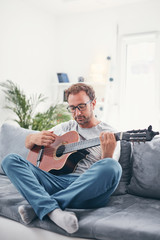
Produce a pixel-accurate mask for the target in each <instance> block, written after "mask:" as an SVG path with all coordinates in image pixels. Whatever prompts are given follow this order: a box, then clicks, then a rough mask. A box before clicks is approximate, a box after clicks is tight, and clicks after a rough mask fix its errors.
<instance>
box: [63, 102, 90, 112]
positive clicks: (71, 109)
mask: <svg viewBox="0 0 160 240" xmlns="http://www.w3.org/2000/svg"><path fill="white" fill-rule="evenodd" d="M90 102H92V100H91V99H90V100H89V101H88V102H86V103H81V104H79V105H78V106H76V107H75V106H68V107H67V110H68V112H70V113H74V112H75V111H76V108H78V110H79V111H84V110H86V108H87V104H88V103H90Z"/></svg>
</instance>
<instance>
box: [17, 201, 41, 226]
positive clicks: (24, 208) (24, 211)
mask: <svg viewBox="0 0 160 240" xmlns="http://www.w3.org/2000/svg"><path fill="white" fill-rule="evenodd" d="M18 212H19V214H20V216H21V219H22V221H23V222H24V223H25V224H29V223H30V222H32V221H33V219H35V218H36V217H37V215H36V214H35V212H34V210H33V208H32V207H31V206H30V205H21V206H19V208H18Z"/></svg>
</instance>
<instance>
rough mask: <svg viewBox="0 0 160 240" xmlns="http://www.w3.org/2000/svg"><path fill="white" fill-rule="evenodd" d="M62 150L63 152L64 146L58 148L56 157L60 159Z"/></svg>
mask: <svg viewBox="0 0 160 240" xmlns="http://www.w3.org/2000/svg"><path fill="white" fill-rule="evenodd" d="M64 150H65V146H64V145H61V146H59V147H58V148H57V151H56V157H61V156H62V155H63V153H64Z"/></svg>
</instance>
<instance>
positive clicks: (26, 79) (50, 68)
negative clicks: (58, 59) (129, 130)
mask: <svg viewBox="0 0 160 240" xmlns="http://www.w3.org/2000/svg"><path fill="white" fill-rule="evenodd" d="M0 36H1V37H0V82H3V81H6V80H7V79H10V80H12V81H14V82H15V83H17V84H18V85H19V86H20V87H21V88H22V89H23V90H25V92H26V93H27V94H32V93H43V94H45V95H46V96H48V97H50V96H51V94H52V92H51V88H50V86H51V82H52V81H53V72H54V68H55V66H54V65H55V62H54V61H55V20H54V17H53V16H51V15H49V14H48V13H46V12H45V11H41V10H40V9H37V8H36V7H35V6H33V5H32V4H31V2H30V1H21V0H14V1H13V0H1V1H0ZM48 101H49V100H48ZM0 102H1V103H0V123H2V122H3V121H4V120H5V119H6V118H7V117H8V116H9V113H8V111H6V110H4V109H3V108H2V106H3V105H4V96H3V93H2V91H0ZM46 104H47V103H46ZM48 104H49V102H48ZM42 107H43V106H42Z"/></svg>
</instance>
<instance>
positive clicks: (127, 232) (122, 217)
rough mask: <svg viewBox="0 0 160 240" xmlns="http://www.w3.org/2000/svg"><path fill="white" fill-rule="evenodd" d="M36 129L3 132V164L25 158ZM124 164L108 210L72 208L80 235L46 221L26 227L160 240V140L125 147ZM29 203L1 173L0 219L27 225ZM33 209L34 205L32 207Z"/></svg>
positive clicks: (109, 238)
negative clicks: (24, 215)
mask: <svg viewBox="0 0 160 240" xmlns="http://www.w3.org/2000/svg"><path fill="white" fill-rule="evenodd" d="M31 132H32V130H28V129H23V128H20V127H19V126H15V125H11V124H7V123H5V124H3V125H2V126H1V128H0V162H1V161H2V159H3V158H4V156H5V155H7V154H9V153H13V152H14V153H18V154H20V155H22V156H24V157H26V156H27V154H28V150H27V149H26V148H25V147H24V141H25V137H26V136H27V134H29V133H31ZM120 164H121V166H122V169H123V174H122V178H121V181H120V183H119V186H118V188H117V190H116V191H115V192H114V194H113V195H112V196H111V198H110V201H109V203H108V204H107V205H106V207H103V208H99V209H88V210H85V209H80V210H79V209H72V210H73V211H74V212H75V213H76V214H77V216H78V219H79V226H80V228H79V230H78V231H77V232H76V233H74V234H70V235H69V234H67V233H66V232H65V231H63V230H62V229H60V228H59V227H58V226H56V225H55V224H54V223H53V222H51V221H50V220H49V219H48V218H47V217H46V218H45V219H44V220H43V221H40V220H39V219H38V218H36V219H34V220H33V221H32V222H31V223H30V224H29V225H28V226H27V227H29V228H41V229H44V230H48V231H51V232H55V233H59V234H61V235H66V236H69V237H71V238H73V239H74V238H75V237H79V238H87V239H89V238H91V239H99V240H137V239H139V240H159V239H160V137H159V136H156V137H155V138H154V139H153V140H152V141H151V142H147V143H145V144H144V143H141V144H138V143H135V144H134V146H133V154H132V156H131V144H130V143H129V142H126V141H122V142H121V157H120ZM22 204H26V205H28V203H27V201H26V200H25V199H24V198H23V197H22V196H21V195H20V194H19V193H18V192H17V190H16V189H15V187H14V186H13V185H12V183H11V182H10V181H9V179H8V178H7V176H5V175H4V173H3V171H2V169H1V168H0V216H2V217H5V218H8V219H12V220H14V221H16V222H19V224H20V225H21V224H23V222H22V221H21V219H20V216H19V214H18V206H19V205H22ZM28 207H29V208H30V206H29V205H28Z"/></svg>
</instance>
